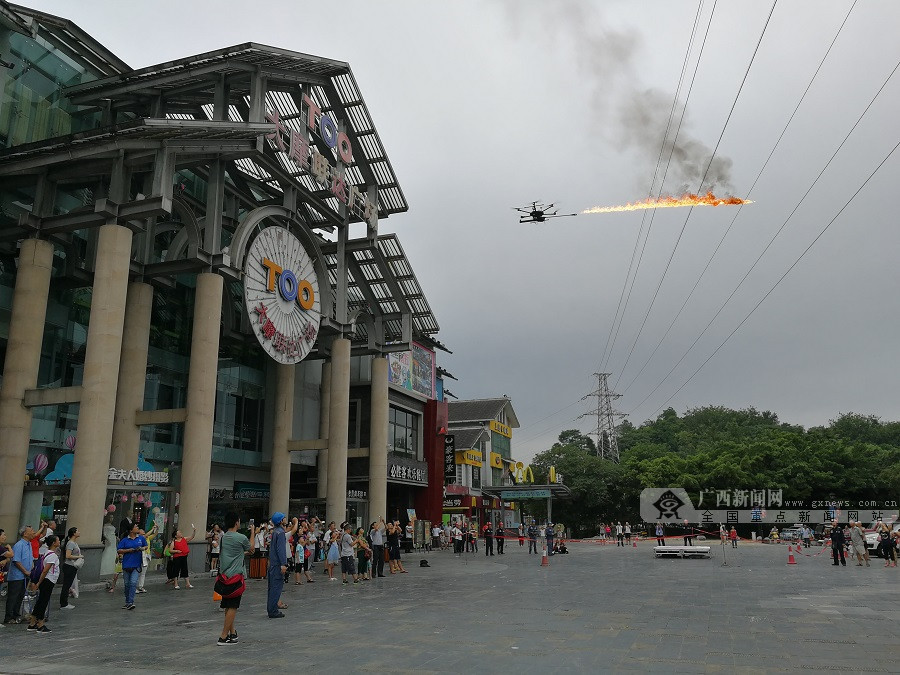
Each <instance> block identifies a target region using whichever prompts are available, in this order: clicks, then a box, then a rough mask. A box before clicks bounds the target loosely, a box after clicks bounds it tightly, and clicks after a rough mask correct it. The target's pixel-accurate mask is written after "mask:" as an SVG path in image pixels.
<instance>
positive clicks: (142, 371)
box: [109, 282, 153, 504]
mask: <svg viewBox="0 0 900 675" xmlns="http://www.w3.org/2000/svg"><path fill="white" fill-rule="evenodd" d="M152 308H153V287H152V286H151V285H150V284H145V283H141V282H133V283H130V284H128V296H127V299H126V304H125V328H124V330H123V333H122V358H121V363H120V365H119V387H118V391H117V392H116V418H115V422H114V423H113V435H112V452H111V453H110V457H109V465H110V466H114V467H117V468H120V469H135V468H137V459H138V449H139V447H140V442H141V430H140V428H139V427H138V426H136V425H135V423H134V420H135V412H137V411H138V410H143V408H144V386H145V383H146V381H147V350H148V348H149V344H150V312H151V309H152ZM128 503H129V504H131V502H128Z"/></svg>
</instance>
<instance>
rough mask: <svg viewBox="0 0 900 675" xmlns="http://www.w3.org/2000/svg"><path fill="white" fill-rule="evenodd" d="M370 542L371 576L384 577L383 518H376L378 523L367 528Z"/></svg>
mask: <svg viewBox="0 0 900 675" xmlns="http://www.w3.org/2000/svg"><path fill="white" fill-rule="evenodd" d="M369 538H370V539H371V540H372V576H373V577H376V576H377V577H383V576H384V517H383V516H378V522H375V523H372V527H370V528H369Z"/></svg>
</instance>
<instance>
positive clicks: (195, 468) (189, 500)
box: [178, 272, 223, 541]
mask: <svg viewBox="0 0 900 675" xmlns="http://www.w3.org/2000/svg"><path fill="white" fill-rule="evenodd" d="M222 288H223V280H222V277H221V276H219V275H218V274H214V273H211V272H204V273H203V274H198V275H197V288H196V289H195V291H194V326H193V334H192V336H191V365H190V371H189V373H188V386H187V419H186V420H185V423H184V450H183V452H182V457H181V504H180V506H179V509H178V528H179V529H180V530H181V531H182V532H184V533H185V536H190V532H191V525H192V524H193V525H195V526H196V528H197V531H198V532H202V531H203V530H202V528H205V527H206V511H207V507H208V506H209V470H210V464H211V462H212V435H213V418H214V416H215V411H216V379H217V377H218V372H219V334H220V332H221V320H222ZM200 539H202V536H201V538H200ZM198 541H199V540H198Z"/></svg>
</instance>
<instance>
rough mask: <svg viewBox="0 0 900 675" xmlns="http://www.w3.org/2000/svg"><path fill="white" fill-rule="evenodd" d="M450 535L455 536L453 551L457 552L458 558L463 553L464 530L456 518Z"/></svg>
mask: <svg viewBox="0 0 900 675" xmlns="http://www.w3.org/2000/svg"><path fill="white" fill-rule="evenodd" d="M450 536H451V537H452V538H453V552H454V553H456V557H457V558H458V557H459V556H460V555H461V554H462V547H463V540H462V530H460V529H459V526H458V525H457V524H456V521H455V520H454V521H453V527H451V528H450Z"/></svg>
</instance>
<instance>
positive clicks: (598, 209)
mask: <svg viewBox="0 0 900 675" xmlns="http://www.w3.org/2000/svg"><path fill="white" fill-rule="evenodd" d="M752 203H753V202H752V201H751V200H749V199H739V198H738V197H716V196H715V195H714V194H713V193H712V192H707V193H706V194H705V195H695V194H691V193H687V194H683V195H681V196H680V197H669V196H667V197H660V198H658V199H654V198H652V197H651V198H648V199H643V200H641V201H639V202H633V203H628V204H623V205H621V206H595V207H593V208H591V209H585V210H584V211H582V213H618V212H620V211H640V210H642V209H674V208H677V207H679V206H736V205H739V204H752Z"/></svg>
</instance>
